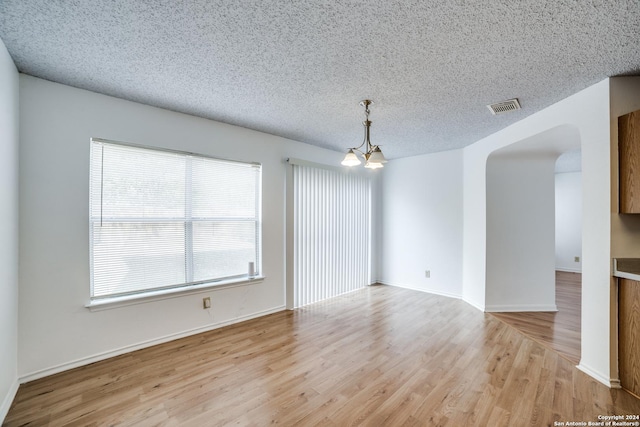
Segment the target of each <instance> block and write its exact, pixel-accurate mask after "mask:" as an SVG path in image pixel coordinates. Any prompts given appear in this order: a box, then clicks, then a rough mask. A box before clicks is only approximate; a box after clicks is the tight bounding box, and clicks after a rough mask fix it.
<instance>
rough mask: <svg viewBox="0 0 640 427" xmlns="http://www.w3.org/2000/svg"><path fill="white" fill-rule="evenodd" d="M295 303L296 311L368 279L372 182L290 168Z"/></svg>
mask: <svg viewBox="0 0 640 427" xmlns="http://www.w3.org/2000/svg"><path fill="white" fill-rule="evenodd" d="M293 176H294V197H295V200H294V217H295V218H294V230H295V236H294V245H295V249H294V265H295V267H294V304H295V306H296V307H300V306H303V305H306V304H310V303H313V302H317V301H321V300H324V299H327V298H331V297H334V296H337V295H340V294H343V293H345V292H349V291H352V290H355V289H358V288H362V287H364V286H366V285H368V284H369V281H370V223H371V220H370V202H371V190H370V185H371V184H370V180H369V179H368V178H366V177H363V176H358V175H347V174H344V173H341V172H339V171H333V170H327V169H318V168H314V167H309V166H301V165H293Z"/></svg>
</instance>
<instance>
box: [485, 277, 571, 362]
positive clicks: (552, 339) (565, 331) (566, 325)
mask: <svg viewBox="0 0 640 427" xmlns="http://www.w3.org/2000/svg"><path fill="white" fill-rule="evenodd" d="M556 305H557V306H558V311H557V312H529V313H491V314H492V315H494V316H495V317H497V318H498V319H500V320H502V321H503V322H505V323H507V324H509V325H511V326H513V327H514V328H516V329H518V330H519V331H520V332H522V333H523V334H525V335H527V336H529V338H532V339H534V340H535V341H538V342H539V343H540V344H542V345H544V346H546V347H549V348H551V349H552V350H554V351H557V352H558V353H559V354H560V355H561V356H563V357H565V358H566V359H568V360H569V361H570V362H571V363H573V364H574V365H577V364H578V363H580V351H581V348H580V322H581V319H580V317H581V306H582V275H581V274H580V273H567V272H563V271H556Z"/></svg>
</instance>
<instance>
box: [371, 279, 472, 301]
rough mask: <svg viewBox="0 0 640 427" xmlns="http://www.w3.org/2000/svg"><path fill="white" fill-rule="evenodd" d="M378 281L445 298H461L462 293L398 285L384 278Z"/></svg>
mask: <svg viewBox="0 0 640 427" xmlns="http://www.w3.org/2000/svg"><path fill="white" fill-rule="evenodd" d="M378 283H380V284H382V285H387V286H393V287H394V288H404V289H410V290H412V291H419V292H425V293H427V294H433V295H440V296H442V297H447V298H455V299H462V295H457V294H452V293H449V292H442V291H437V290H435V289H425V288H418V287H415V286H411V285H399V284H397V283H390V282H386V281H384V280H378Z"/></svg>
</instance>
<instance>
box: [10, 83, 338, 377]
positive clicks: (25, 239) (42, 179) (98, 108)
mask: <svg viewBox="0 0 640 427" xmlns="http://www.w3.org/2000/svg"><path fill="white" fill-rule="evenodd" d="M20 91H21V92H20V101H21V106H20V114H21V116H20V133H21V135H20V179H21V189H20V194H21V197H20V215H21V222H20V233H21V235H20V306H19V316H20V317H19V336H20V342H19V360H20V363H19V375H20V377H21V380H22V381H25V380H30V379H33V378H37V377H41V376H45V375H48V374H51V373H54V372H57V371H61V370H65V369H68V368H71V367H73V366H77V365H82V364H85V363H89V362H92V361H94V360H99V359H103V358H106V357H110V356H113V355H115V354H119V353H123V352H126V351H130V350H133V349H136V348H139V347H142V346H147V345H151V344H155V343H158V342H162V341H165V340H169V339H172V338H175V337H178V336H181V335H183V334H189V333H195V332H200V331H203V330H207V329H211V328H214V327H217V326H220V325H224V324H227V323H231V322H235V321H238V320H242V319H246V318H250V317H254V316H258V315H262V314H266V313H269V312H273V311H277V310H282V309H284V305H285V220H286V218H285V186H286V185H285V184H286V182H285V181H286V179H285V176H286V170H287V165H286V163H285V162H284V159H286V158H287V157H297V158H302V159H313V160H314V161H318V162H325V163H329V164H339V162H340V160H341V158H342V156H343V154H342V153H336V152H332V151H328V150H324V149H320V148H317V147H312V146H310V145H307V144H302V143H299V142H294V141H290V140H286V139H283V138H279V137H275V136H272V135H267V134H264V133H259V132H255V131H251V130H247V129H243V128H239V127H235V126H230V125H225V124H222V123H217V122H213V121H209V120H204V119H200V118H196V117H192V116H188V115H183V114H179V113H174V112H170V111H166V110H162V109H158V108H153V107H149V106H145V105H141V104H137V103H133V102H128V101H124V100H121V99H116V98H112V97H108V96H104V95H100V94H96V93H92V92H87V91H84V90H79V89H75V88H71V87H68V86H64V85H60V84H56V83H51V82H48V81H45V80H40V79H36V78H33V77H30V76H24V75H22V76H21V77H20ZM91 137H100V138H105V139H111V140H116V141H124V142H132V143H137V144H143V145H149V146H157V147H164V148H173V149H178V150H186V151H191V152H196V153H203V154H208V155H212V156H217V157H221V158H229V159H235V160H244V161H258V162H261V163H262V165H263V201H264V202H263V248H264V251H263V254H264V255H263V256H264V259H263V271H264V274H265V275H266V276H267V278H266V279H265V281H264V282H263V283H261V284H255V285H250V286H245V287H237V288H231V289H221V290H212V291H210V292H208V293H206V294H195V295H186V296H181V297H177V298H172V299H167V300H162V301H155V302H148V303H144V304H139V305H134V306H127V307H121V308H115V309H111V310H105V311H98V312H91V311H89V310H88V309H86V308H85V307H84V304H85V303H86V302H87V301H88V299H89V234H88V233H89V226H88V207H89V200H88V196H89V193H88V191H89V188H88V182H89V139H90V138H91ZM206 295H210V296H211V303H212V310H211V311H208V310H203V309H202V308H201V300H202V298H203V296H206Z"/></svg>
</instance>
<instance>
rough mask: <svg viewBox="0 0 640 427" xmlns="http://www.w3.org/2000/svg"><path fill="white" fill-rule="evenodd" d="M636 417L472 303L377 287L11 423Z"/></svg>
mask: <svg viewBox="0 0 640 427" xmlns="http://www.w3.org/2000/svg"><path fill="white" fill-rule="evenodd" d="M622 414H640V401H639V400H637V399H635V398H634V397H632V396H631V395H629V394H628V393H626V392H624V391H621V390H610V389H608V388H607V387H605V386H604V385H602V384H600V383H598V382H596V381H595V380H593V379H591V378H590V377H588V376H587V375H585V374H584V373H582V372H580V371H578V370H577V369H576V368H575V367H574V366H573V365H572V363H571V362H569V361H567V360H566V359H564V358H562V357H560V356H558V354H556V353H555V352H553V351H551V350H548V349H547V348H545V347H543V346H541V345H539V344H538V343H536V342H535V341H533V340H531V339H529V338H527V337H526V336H524V335H523V334H521V333H520V332H518V331H517V330H515V329H514V328H511V327H509V326H507V325H505V324H504V323H502V322H501V321H498V320H497V319H495V318H494V317H493V316H491V315H488V314H484V313H482V312H480V311H478V310H476V309H475V308H473V307H471V306H469V305H468V304H466V303H464V302H462V301H460V300H456V299H450V298H445V297H440V296H435V295H430V294H426V293H421V292H416V291H411V290H406V289H400V288H393V287H389V286H372V287H368V288H366V289H363V290H359V291H356V292H352V293H350V294H347V295H344V296H341V297H338V298H333V299H331V300H328V301H325V302H322V303H318V304H314V305H311V306H308V307H305V308H302V309H298V310H295V311H293V312H291V311H287V312H281V313H276V314H273V315H269V316H266V317H262V318H259V319H254V320H251V321H247V322H243V323H241V324H237V325H233V326H229V327H225V328H221V329H218V330H215V331H211V332H207V333H203V334H199V335H195V336H192V337H188V338H184V339H181V340H176V341H173V342H170V343H166V344H162V345H159V346H155V347H152V348H148V349H144V350H140V351H136V352H134V353H129V354H126V355H123V356H119V357H116V358H113V359H110V360H107V361H103V362H98V363H94V364H92V365H89V366H85V367H81V368H78V369H75V370H72V371H68V372H64V373H61V374H57V375H54V376H51V377H48V378H44V379H41V380H37V381H33V382H31V383H28V384H25V385H22V386H21V387H20V389H19V391H18V394H17V396H16V399H15V402H14V403H13V406H12V408H11V410H10V412H9V414H8V417H7V418H6V424H7V425H8V426H19V425H33V426H34V425H51V426H61V425H71V426H98V425H122V426H134V425H135V426H146V425H167V426H226V425H255V426H264V425H269V424H278V425H284V426H293V425H295V426H314V425H326V426H348V425H367V426H422V425H424V426H429V425H442V426H444V425H447V426H529V425H534V426H538V425H540V426H543V425H554V421H562V422H568V421H584V422H588V421H597V417H598V415H622Z"/></svg>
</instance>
